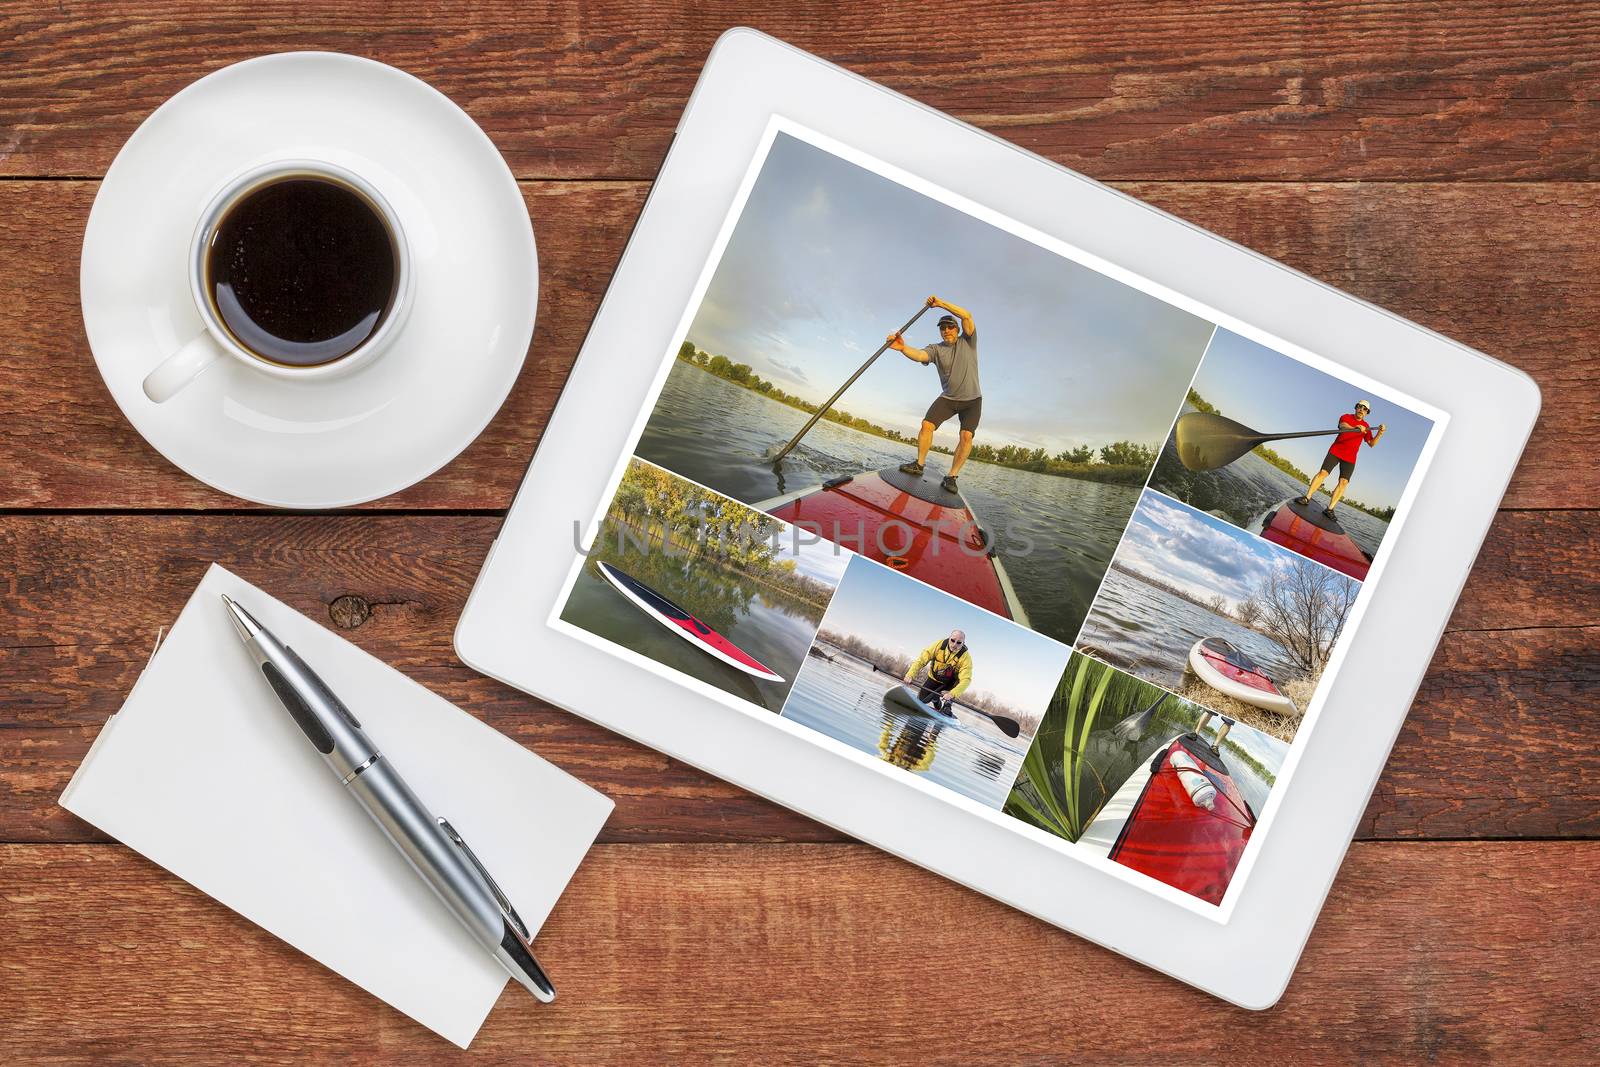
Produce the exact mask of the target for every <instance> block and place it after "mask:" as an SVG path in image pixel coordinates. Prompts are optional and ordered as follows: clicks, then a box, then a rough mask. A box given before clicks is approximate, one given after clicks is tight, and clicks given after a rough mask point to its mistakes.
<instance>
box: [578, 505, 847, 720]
mask: <svg viewBox="0 0 1600 1067" xmlns="http://www.w3.org/2000/svg"><path fill="white" fill-rule="evenodd" d="M612 529H613V527H612V525H611V524H610V523H607V524H606V525H605V526H603V527H602V530H601V534H600V536H599V537H598V538H597V539H596V542H595V550H594V552H593V553H592V554H591V555H590V557H589V562H587V563H585V564H584V566H583V570H582V572H581V573H579V575H578V580H577V582H576V583H575V584H574V585H573V587H572V595H571V596H570V597H568V598H567V603H566V605H565V606H564V607H563V608H562V609H561V618H562V619H563V620H564V621H566V622H568V623H571V624H572V625H573V626H577V627H580V628H581V629H584V630H587V631H589V632H590V633H592V634H594V635H596V636H597V637H602V638H605V639H606V640H607V641H613V642H615V643H617V644H619V645H622V646H623V647H624V648H628V649H631V650H633V651H634V652H637V653H639V654H640V655H643V656H648V657H649V658H650V659H653V660H655V661H656V662H657V663H660V664H661V665H663V666H665V667H670V668H671V669H672V670H675V671H680V672H682V673H684V674H687V675H689V676H690V677H691V678H698V679H699V680H700V681H702V682H705V683H707V684H708V685H714V686H716V687H717V688H718V689H721V690H724V691H725V692H728V693H732V694H733V695H734V696H736V697H740V698H741V699H744V700H748V701H750V702H752V703H754V704H757V705H760V706H761V707H763V708H766V709H767V710H769V711H777V710H779V709H780V708H782V707H783V702H784V700H785V699H786V698H787V697H788V695H789V689H790V687H791V686H792V685H793V684H794V679H795V676H796V674H798V673H799V670H800V664H801V663H802V662H803V661H804V660H805V658H806V649H808V648H810V647H811V640H812V638H813V637H815V636H816V632H817V627H818V625H819V624H820V623H821V622H822V610H823V609H822V608H821V607H819V606H815V605H812V604H808V603H806V602H804V601H801V600H797V599H795V598H792V597H787V596H784V595H782V594H781V593H777V592H775V591H769V590H768V589H766V588H765V587H761V586H758V585H756V584H755V583H753V582H752V581H751V580H750V579H749V578H747V577H745V576H743V575H739V574H736V573H734V572H732V571H730V570H728V569H727V568H725V567H722V566H720V565H718V564H716V563H715V562H713V561H711V560H708V559H705V558H701V559H698V560H691V559H687V558H684V557H681V556H669V555H667V554H666V553H665V552H663V551H660V550H659V548H657V550H655V551H651V552H640V551H639V550H638V549H637V548H636V547H635V546H633V545H632V544H630V543H627V542H624V544H623V546H622V547H621V548H620V549H619V547H618V546H617V544H616V538H615V536H614V534H613V535H611V536H608V531H611V530H612ZM595 560H604V561H606V562H607V563H610V564H612V565H613V566H615V567H616V568H617V569H618V570H621V571H622V572H624V573H625V574H628V575H630V576H632V577H634V578H637V579H638V580H639V581H641V582H643V583H644V584H645V585H648V586H649V587H650V588H652V589H654V590H655V591H656V592H658V593H660V594H661V595H662V596H664V597H666V598H667V599H668V600H671V601H672V602H673V603H675V604H677V605H678V606H679V607H681V608H683V609H684V610H685V611H688V612H690V613H691V614H693V615H695V616H696V617H698V618H699V619H700V620H701V621H702V622H704V623H705V624H706V625H707V626H710V627H711V628H712V629H713V630H716V631H717V632H718V633H720V634H722V635H723V636H724V637H726V638H728V640H730V641H732V642H733V643H734V644H735V645H738V646H739V647H740V648H742V649H744V650H745V651H746V652H748V653H750V655H752V656H754V657H755V658H756V659H757V660H759V661H761V662H762V663H764V664H766V665H767V666H768V667H770V668H772V670H773V671H774V672H775V673H777V674H781V675H782V676H783V677H784V679H785V681H783V682H771V681H767V680H766V679H763V678H756V677H753V676H752V675H748V674H745V673H744V672H743V671H740V670H738V669H736V668H734V667H730V666H729V665H728V664H726V663H723V662H722V661H721V660H719V659H717V658H715V657H714V656H712V655H710V654H709V653H707V652H704V651H702V650H701V649H699V648H697V647H696V646H694V645H692V644H690V643H689V642H688V641H686V640H684V639H683V638H681V637H679V636H677V635H676V634H675V633H673V632H672V631H671V630H668V629H667V627H665V626H663V625H662V624H661V623H659V622H657V621H656V620H655V619H654V618H653V617H651V616H649V615H646V614H645V613H644V612H643V611H642V610H641V609H640V608H639V607H638V606H637V605H635V604H634V603H633V602H632V601H631V600H628V599H627V598H626V597H624V596H623V595H622V594H621V593H620V592H618V591H617V590H616V589H615V588H614V587H613V586H612V585H611V583H609V582H607V581H606V580H605V579H604V578H602V577H600V575H599V573H598V572H597V571H596V570H595V567H594V561H595ZM557 669H559V668H557Z"/></svg>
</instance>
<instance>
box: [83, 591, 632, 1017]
mask: <svg viewBox="0 0 1600 1067" xmlns="http://www.w3.org/2000/svg"><path fill="white" fill-rule="evenodd" d="M222 593H226V594H228V595H229V596H230V597H233V598H234V599H235V600H237V601H239V603H240V604H242V605H243V606H244V607H245V608H247V609H248V610H249V611H250V612H251V613H252V614H254V615H255V616H256V618H258V619H260V620H261V621H262V623H264V624H265V625H266V626H267V627H268V628H269V629H271V630H272V631H273V632H274V633H275V634H276V635H277V636H278V637H279V639H281V640H282V641H283V642H284V643H285V644H288V645H290V646H292V647H293V648H294V649H295V651H297V652H298V653H300V655H301V657H302V658H303V659H305V661H306V662H307V663H309V664H310V665H311V666H312V668H313V669H314V670H316V671H317V673H319V674H320V675H322V677H323V679H324V680H325V681H327V683H328V685H329V686H330V687H332V689H333V690H334V692H336V693H338V694H339V695H340V696H341V697H342V698H343V699H344V701H345V703H346V704H348V705H349V706H350V709H351V710H352V711H354V712H355V714H356V717H357V718H359V719H360V720H361V721H362V725H363V726H364V727H365V728H366V730H367V732H368V734H369V735H370V736H371V738H372V740H373V742H374V744H376V745H377V746H378V748H379V749H380V750H381V751H382V752H383V754H384V756H385V758H386V759H389V760H390V761H392V762H393V764H394V766H395V767H396V768H398V769H399V770H400V771H401V773H403V774H404V775H405V778H406V781H407V782H408V783H409V784H410V786H411V788H412V789H413V790H415V792H416V793H417V795H418V796H419V797H421V798H422V800H423V802H424V803H425V804H427V805H428V806H429V807H430V808H431V809H432V810H433V812H434V814H436V815H439V816H442V817H444V818H447V819H449V820H450V822H451V824H452V825H454V826H455V828H456V829H457V830H458V831H459V832H460V834H461V836H462V837H463V838H464V839H465V840H466V841H467V843H468V844H469V845H471V847H472V849H473V851H474V852H476V853H477V854H478V857H479V859H481V860H482V861H483V864H484V866H485V867H486V868H488V869H489V870H490V871H491V872H493V874H494V877H495V880H496V881H497V882H499V883H500V886H501V888H502V889H503V890H504V891H505V894H506V896H507V897H508V898H510V900H511V902H512V904H513V905H514V906H515V907H516V908H517V911H518V912H519V913H520V914H521V916H522V918H523V920H524V921H525V922H526V923H527V925H528V927H529V929H530V930H533V931H537V930H538V929H539V927H540V926H541V925H542V924H543V923H544V920H545V918H546V916H548V915H549V913H550V909H551V908H552V907H554V905H555V902H556V898H557V897H559V896H560V895H561V891H562V889H563V888H564V887H565V886H566V884H567V881H568V880H569V879H570V878H571V877H572V874H573V872H574V871H575V870H577V867H578V863H579V862H580V861H581V860H582V859H583V856H584V853H585V852H587V851H588V849H589V847H590V845H592V844H593V843H594V839H595V836H596V835H597V834H598V833H599V832H600V827H601V826H602V825H603V824H604V823H605V820H606V818H607V816H608V815H609V814H610V813H611V808H612V803H611V801H610V800H608V799H607V798H606V797H604V796H602V795H601V794H600V793H597V792H595V791H594V790H593V789H590V788H589V787H588V786H586V785H584V784H583V783H582V782H580V781H578V780H577V779H575V778H573V777H571V776H570V775H568V774H566V773H564V772H563V771H561V770H559V769H557V768H556V767H553V766H552V765H550V764H549V763H546V762H545V761H544V760H542V759H540V758H539V757H537V756H535V755H534V754H533V753H531V752H529V751H527V750H526V749H524V748H523V747H522V746H520V745H518V744H517V743H516V742H514V741H512V740H511V739H510V738H508V737H505V736H503V735H501V734H499V733H497V732H496V731H495V730H493V729H492V728H490V727H488V726H485V725H484V724H483V723H481V722H479V721H478V720H476V719H474V718H473V717H472V716H470V715H468V714H467V713H465V712H463V711H461V710H460V709H459V708H456V707H454V706H453V705H451V704H450V703H448V702H447V701H445V700H443V699H442V698H440V697H438V696H435V695H434V694H433V693H431V692H429V691H428V690H426V689H424V688H423V687H422V686H420V685H418V684H417V683H416V682H413V681H411V680H410V679H409V678H406V677H405V676H404V675H402V674H400V673H399V672H398V671H396V670H394V669H393V668H391V667H389V666H387V665H386V664H384V663H383V662H381V661H379V660H377V659H374V658H373V657H372V656H369V655H368V654H367V653H365V652H363V651H361V650H360V649H359V648H357V647H355V646H354V645H352V644H350V643H349V642H347V641H345V640H343V639H342V638H340V637H338V636H337V635H335V634H333V633H332V632H330V631H328V630H326V629H324V628H323V627H321V626H319V625H317V624H316V623H314V622H312V621H311V620H309V619H307V618H306V617H305V616H303V615H301V614H300V613H299V612H296V611H294V610H293V609H291V608H289V607H286V606H285V605H283V604H281V603H279V602H278V601H277V600H274V599H273V598H272V597H270V596H268V595H267V594H265V593H263V592H261V591H260V590H258V589H256V588H255V587H254V586H252V585H250V584H249V583H248V582H245V581H243V580H242V579H240V578H238V577H236V576H235V575H233V574H231V573H229V572H228V571H227V570H225V569H223V568H222V567H219V566H216V565H215V564H213V565H212V567H211V569H210V570H209V571H207V572H206V576H205V578H204V580H202V581H201V583H200V585H199V587H198V588H197V589H196V590H195V591H194V594H193V595H192V596H191V597H190V598H189V602H188V604H187V605H185V606H184V609H183V612H182V614H180V615H179V616H178V621H177V623H176V624H175V625H174V626H173V627H172V630H171V632H170V633H169V634H168V635H167V638H166V640H165V641H164V642H162V644H161V646H160V648H159V649H158V650H157V651H156V653H155V656H154V657H153V658H152V659H151V661H150V664H149V665H148V666H147V667H146V668H145V671H144V673H143V675H141V676H140V678H139V680H138V682H137V683H135V685H134V688H133V692H132V693H130V694H129V696H128V699H127V701H126V702H125V703H124V704H123V705H122V709H121V710H120V711H119V712H117V714H116V715H114V716H112V718H111V719H110V720H109V721H108V722H107V723H106V725H105V726H104V728H102V729H101V731H100V736H99V737H98V738H96V740H95V743H94V745H93V747H91V748H90V750H89V754H88V755H87V756H85V757H84V760H83V763H82V764H81V765H80V766H79V767H78V770H77V773H76V774H74V775H73V777H72V781H71V782H69V783H68V784H67V788H66V790H65V791H64V792H63V793H62V794H61V801H60V803H61V805H62V807H64V808H66V809H67V810H68V811H70V812H72V813H73V814H75V815H77V816H78V817H79V818H82V819H85V820H87V821H88V822H90V823H93V824H94V825H95V826H97V827H99V828H100V829H101V830H103V831H105V832H106V833H108V834H110V835H111V836H112V837H115V838H117V839H118V840H120V841H122V842H123V843H124V844H126V845H128V846H129V847H130V848H132V849H133V850H134V851H136V852H140V853H142V854H143V855H145V856H147V857H149V858H150V859H151V860H153V861H155V862H156V863H158V864H160V865H161V866H162V867H165V868H166V869H167V870H169V871H171V872H172V873H173V874H176V875H177V876H178V877H180V878H182V879H183V880H184V881H186V882H189V883H190V884H191V885H193V886H195V887H196V888H197V889H200V890H201V891H202V892H205V893H207V894H209V895H210V896H213V897H215V898H216V899H217V900H219V901H221V902H222V903H223V904H226V905H227V906H228V907H230V908H232V909H233V910H234V911H236V912H238V913H239V914H241V915H243V916H245V917H246V918H247V919H250V920H251V921H252V922H255V923H257V924H259V925H260V926H262V927H264V928H265V929H267V930H269V931H271V932H272V933H273V934H276V935H277V936H278V937H280V938H282V939H283V940H285V941H287V942H288V943H289V944H291V945H293V946H294V947H295V948H297V949H299V950H300V951H301V952H304V953H305V954H306V955H308V956H310V957H312V958H313V959H316V960H318V961H320V962H321V963H323V964H325V965H326V966H328V967H330V968H332V969H333V970H334V971H336V972H338V973H339V974H341V975H343V976H344V977H346V978H348V979H349V980H350V981H352V982H354V983H356V984H357V985H359V986H361V987H362V988H364V989H366V990H368V991H369V992H371V993H373V994H374V995H376V996H378V997H381V998H383V999H384V1000H386V1001H388V1002H389V1003H390V1004H392V1005H394V1006H395V1007H396V1008H398V1009H399V1010H401V1011H403V1012H405V1013H406V1014H407V1015H409V1016H411V1017H412V1018H413V1019H416V1020H417V1021H418V1022H420V1023H422V1024H423V1025H424V1026H426V1027H428V1028H429V1029H431V1030H433V1031H435V1032H437V1033H438V1034H440V1035H442V1036H443V1037H446V1038H448V1039H449V1040H451V1041H453V1042H455V1043H456V1044H457V1045H460V1046H461V1047H462V1048H465V1047H466V1046H467V1044H468V1042H470V1041H471V1040H472V1037H473V1035H474V1034H476V1033H477V1032H478V1027H479V1026H481V1025H482V1024H483V1020H484V1018H485V1017H486V1016H487V1015H488V1014H489V1009H490V1008H492V1007H493V1006H494V1003H495V1000H496V999H497V998H498V996H499V994H500V990H501V987H502V986H504V985H505V983H506V981H507V975H506V973H505V971H504V970H502V969H501V968H500V966H499V965H498V964H496V963H495V962H494V960H493V959H491V958H490V957H489V956H488V955H487V954H486V953H485V952H484V951H483V949H482V948H480V947H479V946H478V945H477V944H476V943H475V942H474V941H473V940H472V938H471V937H470V936H469V935H468V934H467V932H466V930H465V929H463V928H462V927H461V925H460V924H459V923H458V922H457V921H456V920H455V919H454V918H453V917H452V916H451V915H450V914H449V912H447V911H446V910H445V908H444V905H442V904H441V903H440V902H439V900H438V899H437V898H436V897H435V896H434V895H433V893H432V892H431V891H430V890H429V889H428V887H427V886H426V885H425V884H424V883H423V882H422V880H421V879H420V878H419V877H417V875H416V873H415V872H414V871H412V870H411V868H410V867H409V866H407V864H406V862H405V860H404V859H403V858H402V857H401V855H400V853H399V852H398V851H396V850H395V848H394V847H393V846H392V845H390V844H389V842H388V840H387V839H385V838H384V836H383V834H382V833H381V832H380V831H379V830H378V828H377V827H376V826H375V825H374V824H373V823H372V821H371V820H370V819H369V818H368V817H367V815H366V813H365V812H363V811H362V810H361V808H360V806H359V805H358V804H356V802H355V801H354V800H353V799H352V798H351V797H349V796H347V795H345V791H344V789H343V788H342V787H341V786H340V784H339V782H338V781H337V780H336V779H335V778H334V776H333V775H332V774H331V773H330V772H329V770H328V768H327V766H326V765H325V764H324V763H323V762H322V759H321V757H320V756H319V755H318V754H317V753H316V751H315V750H314V749H313V748H312V747H311V746H310V745H309V744H308V743H307V742H306V739H305V736H304V735H303V734H301V732H300V730H299V728H298V727H296V726H295V724H294V722H293V720H291V719H290V718H289V716H288V715H287V713H285V711H284V709H283V707H282V705H280V704H279V703H278V702H277V699H276V698H275V697H274V696H273V694H272V691H271V689H269V688H268V687H267V685H266V683H265V681H264V680H263V679H262V677H261V674H260V672H259V671H258V670H257V669H256V668H255V665H254V664H253V663H252V661H251V659H250V656H249V654H248V653H247V652H246V651H245V647H244V645H243V643H242V642H241V641H240V640H239V637H238V635H237V634H236V633H235V632H234V630H233V627H232V625H231V623H230V622H229V619H228V615H227V612H226V609H225V608H224V607H223V603H222V598H221V595H220V594H222ZM227 975H228V963H227V961H226V960H223V959H219V960H218V961H217V979H218V981H225V980H226V979H227ZM552 978H553V979H554V980H555V982H556V985H557V987H558V988H559V986H560V983H561V975H560V974H559V973H557V974H554V975H552ZM527 1008H528V1010H530V1011H533V1010H537V1009H538V1005H537V1003H536V1002H535V1001H534V1000H533V998H532V997H531V996H530V997H529V998H528V1004H527Z"/></svg>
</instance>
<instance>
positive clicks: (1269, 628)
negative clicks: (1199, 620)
mask: <svg viewBox="0 0 1600 1067" xmlns="http://www.w3.org/2000/svg"><path fill="white" fill-rule="evenodd" d="M1111 566H1112V567H1113V568H1114V569H1115V570H1119V571H1121V572H1122V573H1124V574H1127V575H1128V576H1130V577H1132V578H1136V579H1138V580H1139V581H1141V582H1143V583H1145V584H1146V585H1151V586H1154V587H1155V588H1157V589H1160V590H1161V591H1162V592H1164V593H1167V594H1169V595H1170V596H1175V597H1177V598H1179V599H1180V600H1186V601H1188V602H1189V603H1191V604H1194V605H1195V606H1197V607H1200V608H1202V609H1204V610H1206V611H1209V612H1211V613H1212V614H1213V615H1217V616H1220V617H1221V618H1224V619H1230V620H1232V621H1234V622H1237V623H1238V624H1239V625H1240V626H1243V627H1244V628H1245V629H1247V630H1254V631H1255V632H1256V633H1259V634H1261V635H1263V636H1265V637H1268V638H1271V639H1272V640H1273V641H1274V642H1275V643H1276V644H1277V645H1278V646H1279V647H1281V648H1282V649H1283V651H1284V652H1285V653H1286V655H1287V657H1288V659H1289V662H1290V663H1291V664H1292V665H1293V666H1294V668H1295V669H1296V670H1297V671H1298V672H1300V673H1301V674H1303V675H1305V676H1306V677H1315V676H1317V675H1319V674H1321V673H1322V668H1323V667H1324V666H1326V665H1327V662H1328V657H1330V656H1331V655H1333V646H1334V643H1335V642H1336V641H1337V640H1338V639H1339V634H1340V633H1342V632H1343V630H1344V624H1345V620H1346V619H1347V618H1348V617H1349V615H1350V609H1351V608H1352V607H1354V606H1355V601H1356V594H1358V593H1359V592H1360V591H1361V583H1359V582H1357V581H1355V580H1353V579H1351V578H1346V577H1345V576H1344V575H1342V574H1339V573H1338V572H1337V571H1334V570H1331V569H1329V568H1327V567H1324V566H1322V564H1320V563H1313V562H1312V561H1311V560H1308V559H1304V558H1302V557H1299V556H1294V557H1291V558H1288V559H1286V560H1284V561H1283V562H1282V563H1281V564H1280V565H1278V566H1274V567H1272V568H1271V569H1269V570H1268V571H1267V576H1266V577H1265V578H1264V579H1262V580H1261V581H1260V582H1259V583H1257V585H1256V587H1255V589H1254V590H1253V591H1252V592H1251V594H1250V595H1249V596H1248V597H1246V598H1245V599H1244V600H1242V601H1240V602H1239V604H1238V606H1237V607H1230V605H1229V603H1228V600H1227V598H1226V597H1224V596H1222V595H1221V594H1214V595H1212V596H1209V597H1200V596H1196V595H1194V594H1192V593H1190V592H1188V591H1187V590H1183V589H1179V588H1177V587H1176V586H1174V585H1172V584H1171V583H1169V582H1164V581H1162V580H1161V579H1160V578H1157V577H1155V576H1154V575H1151V574H1146V573H1144V572H1143V571H1140V570H1135V569H1134V568H1132V567H1129V566H1127V565H1126V564H1124V563H1122V562H1121V561H1118V560H1113V561H1112V564H1111ZM1285 680H1286V679H1280V681H1285Z"/></svg>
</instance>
